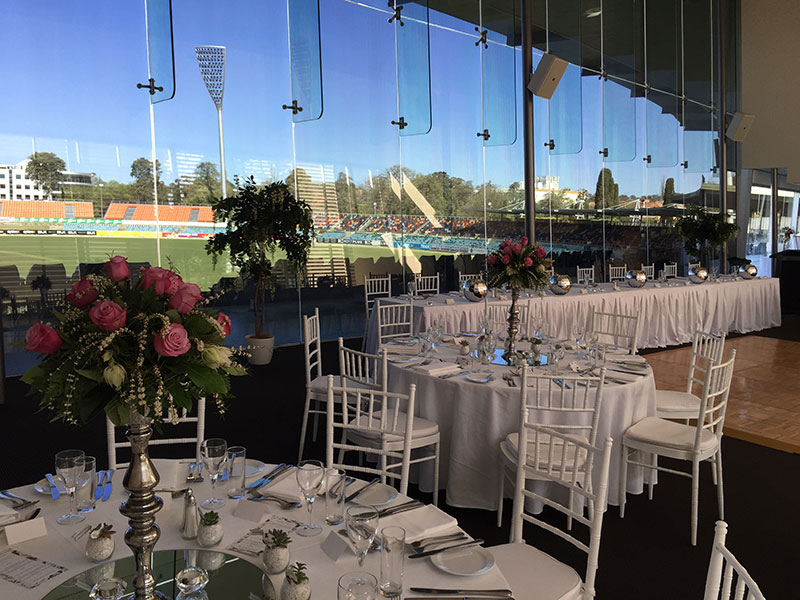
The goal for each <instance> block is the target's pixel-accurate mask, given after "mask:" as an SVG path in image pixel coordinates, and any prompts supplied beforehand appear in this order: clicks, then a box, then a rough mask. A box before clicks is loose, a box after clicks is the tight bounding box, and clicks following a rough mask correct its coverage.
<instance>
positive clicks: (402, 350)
mask: <svg viewBox="0 0 800 600" xmlns="http://www.w3.org/2000/svg"><path fill="white" fill-rule="evenodd" d="M381 350H386V352H388V353H389V354H407V355H409V356H416V355H417V354H419V342H417V343H416V344H410V345H409V344H393V343H392V342H386V343H385V344H383V346H381Z"/></svg>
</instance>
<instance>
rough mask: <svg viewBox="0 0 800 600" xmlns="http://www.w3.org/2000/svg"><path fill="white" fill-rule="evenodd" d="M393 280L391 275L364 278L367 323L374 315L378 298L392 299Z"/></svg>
mask: <svg viewBox="0 0 800 600" xmlns="http://www.w3.org/2000/svg"><path fill="white" fill-rule="evenodd" d="M391 285H392V279H391V277H390V276H389V275H374V276H373V275H370V276H368V277H365V278H364V309H365V311H366V316H367V322H368V323H369V317H370V315H371V314H372V308H373V306H374V305H375V299H376V298H390V297H391V295H392V291H391V289H392V288H391Z"/></svg>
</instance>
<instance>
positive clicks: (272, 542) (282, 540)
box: [263, 529, 292, 548]
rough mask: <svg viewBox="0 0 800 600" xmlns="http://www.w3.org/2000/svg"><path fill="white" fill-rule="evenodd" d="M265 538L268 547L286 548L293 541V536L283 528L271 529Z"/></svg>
mask: <svg viewBox="0 0 800 600" xmlns="http://www.w3.org/2000/svg"><path fill="white" fill-rule="evenodd" d="M263 540H264V544H266V546H267V548H286V547H287V546H288V545H289V544H291V543H292V538H290V537H289V534H287V533H286V532H285V531H284V530H283V529H270V530H269V531H268V532H267V533H265V534H264V538H263Z"/></svg>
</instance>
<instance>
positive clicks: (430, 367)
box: [411, 361, 461, 377]
mask: <svg viewBox="0 0 800 600" xmlns="http://www.w3.org/2000/svg"><path fill="white" fill-rule="evenodd" d="M411 370H412V371H416V372H417V373H424V374H425V375H430V376H431V377H440V376H441V375H448V374H450V373H457V372H458V371H460V370H461V367H459V366H458V365H456V364H453V363H448V362H439V361H435V362H432V363H430V364H427V365H416V366H415V367H411Z"/></svg>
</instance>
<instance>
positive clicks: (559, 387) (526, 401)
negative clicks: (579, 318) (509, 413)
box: [520, 367, 606, 445]
mask: <svg viewBox="0 0 800 600" xmlns="http://www.w3.org/2000/svg"><path fill="white" fill-rule="evenodd" d="M605 380H606V370H605V367H604V368H602V369H601V370H600V377H581V376H580V375H577V374H576V375H575V376H564V377H557V378H555V379H554V378H553V377H539V376H537V377H532V376H529V375H528V369H523V370H522V386H521V388H522V389H520V406H521V407H522V406H524V407H527V408H528V413H527V415H528V416H529V417H530V418H531V419H533V421H534V422H536V423H539V424H542V425H546V426H547V427H549V428H551V429H557V430H559V431H561V432H563V433H567V434H572V435H580V436H583V437H585V438H586V439H587V440H589V443H590V444H592V445H594V443H595V441H596V440H597V423H598V420H599V418H600V405H601V404H602V401H603V388H604V386H605ZM525 422H527V421H525Z"/></svg>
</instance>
